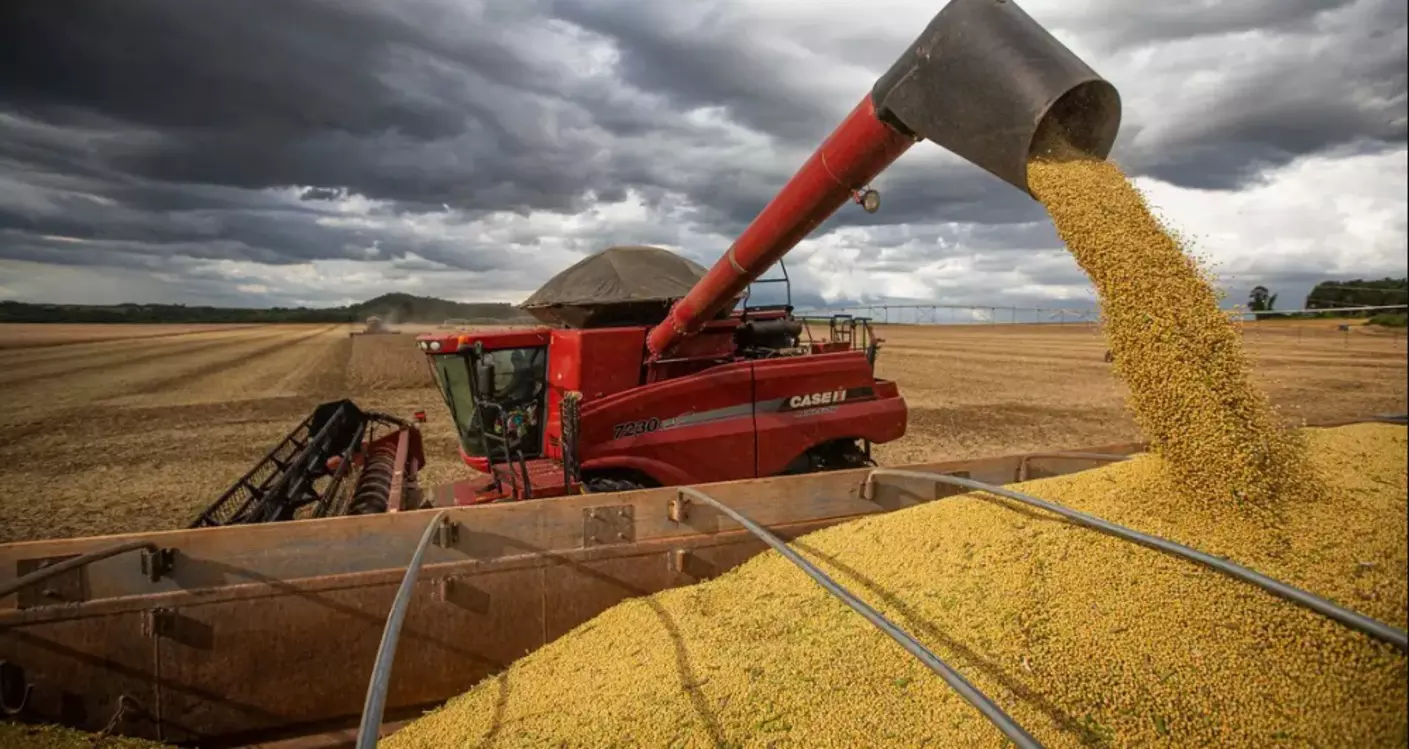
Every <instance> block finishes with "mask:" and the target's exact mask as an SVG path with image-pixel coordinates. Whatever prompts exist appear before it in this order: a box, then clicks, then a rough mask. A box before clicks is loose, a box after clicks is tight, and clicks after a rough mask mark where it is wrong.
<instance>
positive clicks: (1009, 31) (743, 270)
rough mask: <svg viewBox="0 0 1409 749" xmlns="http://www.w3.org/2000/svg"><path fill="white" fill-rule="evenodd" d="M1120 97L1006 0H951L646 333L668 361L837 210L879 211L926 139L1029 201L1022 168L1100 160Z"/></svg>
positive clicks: (1110, 140)
mask: <svg viewBox="0 0 1409 749" xmlns="http://www.w3.org/2000/svg"><path fill="white" fill-rule="evenodd" d="M1119 129H1120V96H1119V95H1118V94H1117V93H1116V90H1115V87H1114V86H1112V85H1111V84H1109V83H1107V82H1106V81H1105V80H1103V79H1102V78H1101V77H1100V76H1099V75H1096V73H1095V71H1093V70H1092V69H1091V68H1089V67H1087V65H1086V63H1084V62H1082V61H1081V59H1080V58H1078V57H1077V56H1076V55H1074V54H1072V52H1071V50H1068V49H1067V48H1066V47H1065V46H1064V45H1063V44H1062V43H1061V42H1059V41H1057V40H1056V39H1055V38H1054V37H1053V36H1052V35H1051V34H1049V33H1047V30H1046V29H1044V28H1042V27H1041V26H1039V25H1038V24H1037V22H1036V21H1034V20H1032V17H1030V16H1029V15H1028V14H1027V13H1025V12H1023V10H1022V9H1021V8H1019V7H1018V6H1017V4H1016V3H1014V2H1013V0H951V2H950V3H949V4H948V5H946V6H944V9H943V10H941V11H940V12H939V14H938V15H936V16H935V17H934V20H933V21H931V22H930V25H929V26H928V27H926V28H925V30H924V33H922V34H920V37H919V38H918V39H916V40H915V42H914V43H913V44H911V45H910V48H909V49H907V50H906V51H905V53H904V54H903V55H901V56H900V59H899V60H897V61H896V62H895V64H894V65H892V66H891V67H890V70H887V71H886V73H885V75H882V76H881V77H880V80H878V81H876V85H875V86H874V87H872V89H871V92H870V94H869V95H866V96H863V97H862V99H861V101H860V102H859V103H858V104H857V105H856V107H855V108H853V109H852V110H851V113H850V114H848V115H847V117H846V119H845V120H842V122H841V124H840V125H838V126H837V128H836V130H833V131H832V134H831V135H829V136H828V137H827V139H826V140H825V141H823V142H822V145H821V146H818V148H817V150H816V151H814V152H813V154H812V156H811V157H810V158H808V160H807V162H806V163H804V164H803V165H802V168H801V169H799V170H798V172H797V174H794V175H793V177H792V179H790V180H788V183H787V184H786V185H784V186H783V189H782V190H780V191H778V194H777V195H776V196H775V197H774V198H773V200H772V201H770V202H769V203H768V205H766V206H764V207H763V210H762V212H760V213H759V214H758V216H757V217H756V218H754V220H753V222H752V223H750V224H749V225H748V227H747V228H745V229H744V231H743V233H741V234H740V235H739V237H738V239H736V240H734V244H733V245H732V246H731V247H730V248H729V250H728V251H727V252H725V253H724V257H722V258H720V259H719V261H718V262H716V263H715V264H714V267H712V268H710V269H709V272H708V273H707V274H706V275H705V277H704V278H702V279H700V280H699V282H698V283H696V284H695V286H694V288H692V289H690V293H689V294H687V295H686V296H685V297H684V298H682V299H680V300H679V301H677V302H676V303H675V305H674V306H672V307H671V309H670V313H669V314H668V315H666V318H665V320H663V321H662V322H661V323H660V324H658V325H656V327H654V328H652V329H651V331H650V332H649V333H648V334H647V335H646V349H647V351H648V356H647V361H648V362H651V363H654V362H658V361H660V360H661V359H662V358H664V357H666V356H668V355H670V353H671V352H672V351H674V350H675V348H676V347H677V346H678V345H679V344H680V342H681V341H683V340H684V339H686V338H688V337H690V336H692V335H694V334H696V333H698V332H699V330H700V328H702V327H703V326H704V324H705V322H706V321H708V320H711V319H713V318H714V316H715V315H717V314H718V313H719V312H720V311H721V310H723V309H724V308H725V306H726V305H728V304H729V303H730V302H729V300H731V299H736V298H737V297H738V296H739V294H741V293H743V290H744V289H745V288H746V287H747V286H748V285H749V284H750V283H753V281H754V279H756V278H758V277H759V276H760V275H762V274H763V273H764V272H765V271H767V270H768V268H769V267H770V266H772V265H773V264H774V263H776V262H777V261H778V260H779V259H780V258H781V257H783V255H785V254H787V252H788V250H791V249H792V248H793V247H794V246H795V245H796V244H797V243H798V242H799V241H801V240H802V238H803V237H805V236H807V235H808V234H809V233H811V232H812V230H813V229H815V228H817V226H818V225H819V224H821V223H822V222H823V221H825V220H826V219H827V217H829V216H831V215H832V214H833V213H834V212H836V210H837V209H838V208H840V207H841V206H842V205H843V204H844V203H846V202H847V201H848V200H853V201H855V202H857V203H859V204H861V206H862V208H863V209H865V210H866V211H868V212H875V211H877V210H879V209H880V196H879V194H878V193H876V192H875V191H874V190H871V189H869V187H868V186H867V185H868V183H869V182H870V181H871V179H872V178H874V177H875V176H876V175H878V174H880V173H881V172H882V171H884V170H885V168H886V167H888V166H890V164H891V162H893V161H895V160H896V159H897V158H900V156H901V154H903V153H905V151H906V150H907V149H909V148H910V146H912V145H914V143H916V142H917V141H920V140H930V141H933V142H934V143H935V144H937V145H940V146H943V147H944V148H947V149H949V150H950V151H953V152H954V153H956V154H958V155H960V156H963V157H964V158H965V159H968V160H969V161H972V162H973V163H975V164H977V165H978V166H980V167H982V168H983V169H985V170H986V171H988V172H989V173H991V174H993V175H996V176H997V177H998V178H999V179H1002V180H1003V181H1005V182H1007V183H1008V184H1010V185H1012V186H1013V187H1016V188H1018V189H1019V190H1022V191H1023V192H1025V193H1027V194H1028V195H1029V196H1031V195H1032V191H1031V190H1030V189H1028V185H1027V162H1028V159H1029V158H1030V157H1031V156H1033V155H1034V154H1035V153H1040V152H1042V151H1043V150H1045V149H1046V148H1047V146H1048V144H1049V143H1055V142H1056V140H1055V139H1056V137H1057V136H1060V137H1061V139H1062V140H1064V141H1065V142H1066V143H1067V144H1069V145H1070V146H1074V147H1076V148H1077V149H1080V150H1081V151H1084V152H1085V153H1087V154H1089V155H1091V156H1095V157H1097V158H1102V159H1104V158H1106V156H1108V155H1109V154H1110V151H1111V146H1112V145H1113V144H1114V143H1115V136H1116V131H1117V130H1119Z"/></svg>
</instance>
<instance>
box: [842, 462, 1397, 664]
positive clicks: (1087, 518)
mask: <svg viewBox="0 0 1409 749" xmlns="http://www.w3.org/2000/svg"><path fill="white" fill-rule="evenodd" d="M876 476H896V477H900V478H912V479H925V480H929V481H936V482H939V483H941V484H952V485H954V486H961V487H964V488H967V489H975V490H977V491H981V492H987V493H989V494H994V495H997V496H999V497H1006V498H1008V499H1012V500H1016V501H1018V502H1022V503H1023V504H1026V505H1030V506H1032V507H1036V508H1038V509H1042V510H1046V511H1048V512H1051V513H1054V514H1056V515H1060V516H1062V517H1064V518H1066V519H1068V520H1071V521H1072V522H1074V523H1076V524H1078V525H1083V526H1086V527H1087V528H1091V529H1093V530H1097V531H1100V532H1102V533H1105V534H1107V535H1111V536H1115V537H1116V538H1119V539H1122V540H1125V541H1130V542H1132V543H1137V544H1140V545H1141V546H1146V547H1149V548H1151V549H1154V550H1155V551H1161V552H1164V553H1166V554H1172V555H1174V556H1177V557H1182V558H1184V559H1187V560H1189V561H1192V562H1198V563H1199V564H1203V565H1206V566H1208V567H1211V568H1213V569H1215V570H1217V571H1219V572H1222V573H1224V574H1227V575H1230V576H1232V577H1235V578H1237V579H1239V580H1242V581H1243V582H1247V583H1251V584H1253V585H1256V586H1257V587H1259V588H1262V589H1263V590H1265V591H1267V592H1269V593H1272V594H1273V595H1276V596H1280V597H1282V598H1285V599H1286V600H1288V601H1291V602H1292V603H1295V604H1297V605H1298V606H1302V607H1305V608H1307V609H1310V610H1312V611H1315V612H1316V613H1318V614H1321V615H1322V616H1325V617H1327V618H1329V619H1332V620H1335V621H1337V622H1339V623H1341V624H1343V625H1345V626H1346V627H1349V628H1351V629H1353V630H1356V631H1357V632H1361V633H1363V634H1366V635H1369V636H1370V637H1373V638H1374V639H1376V640H1379V641H1381V642H1385V643H1389V644H1390V645H1393V646H1394V647H1396V648H1399V649H1400V650H1409V636H1406V634H1405V633H1404V632H1403V631H1401V630H1399V629H1395V628H1394V627H1391V626H1390V625H1388V624H1385V623H1384V622H1380V621H1377V620H1375V619H1371V618H1370V617H1368V616H1365V615H1363V614H1358V613H1356V612H1354V611H1351V610H1350V609H1347V608H1343V607H1341V606H1338V605H1336V604H1334V603H1332V602H1330V601H1328V600H1326V599H1324V598H1322V597H1320V596H1318V595H1315V594H1314V593H1309V592H1307V591H1304V590H1302V589H1300V588H1297V587H1294V586H1292V585H1288V584H1287V583H1284V582H1282V581H1280V580H1276V579H1273V578H1271V577H1268V576H1266V575H1264V574H1262V573H1260V572H1257V571H1256V570H1252V569H1249V568H1247V567H1244V566H1242V565H1240V564H1238V563H1236V562H1233V561H1230V560H1227V559H1224V558H1222V557H1216V556H1213V555H1212V554H1207V553H1204V552H1202V551H1199V550H1198V549H1193V548H1190V547H1188V546H1185V545H1183V544H1180V543H1177V542H1175V541H1170V540H1169V539H1167V538H1161V537H1159V536H1151V535H1149V534H1146V533H1141V532H1140V531H1137V530H1135V529H1133V528H1127V527H1125V526H1123V525H1117V524H1115V523H1112V522H1110V521H1108V520H1102V519H1101V518H1098V517H1096V516H1094V515H1088V514H1086V513H1084V512H1080V511H1077V510H1073V509H1071V508H1068V507H1063V506H1062V505H1059V504H1056V503H1054V502H1048V501H1047V500H1045V499H1038V498H1037V497H1034V496H1032V495H1030V494H1023V493H1022V492H1015V491H1013V490H1011V489H1005V488H1003V487H1001V486H994V485H992V484H985V483H983V482H981V481H974V480H973V479H965V478H960V477H958V476H949V475H946V474H942V473H930V472H928V471H907V470H904V469H897V468H877V469H875V470H873V471H871V472H870V473H869V474H867V475H866V480H865V482H864V484H863V489H862V495H863V496H874V494H873V493H872V492H874V489H873V488H872V483H873V482H874V480H875V477H876Z"/></svg>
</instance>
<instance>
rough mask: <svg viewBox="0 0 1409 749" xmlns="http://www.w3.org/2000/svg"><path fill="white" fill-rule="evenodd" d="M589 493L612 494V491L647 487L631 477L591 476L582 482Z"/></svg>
mask: <svg viewBox="0 0 1409 749" xmlns="http://www.w3.org/2000/svg"><path fill="white" fill-rule="evenodd" d="M582 483H583V485H585V486H586V487H587V492H588V493H589V494H610V493H612V492H632V491H636V490H637V489H645V488H646V485H645V484H643V483H641V482H638V481H632V480H630V479H617V478H591V479H587V480H586V481H584V482H582Z"/></svg>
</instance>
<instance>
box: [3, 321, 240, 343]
mask: <svg viewBox="0 0 1409 749" xmlns="http://www.w3.org/2000/svg"><path fill="white" fill-rule="evenodd" d="M0 327H3V328H4V330H5V333H4V335H0V349H17V348H43V347H45V346H64V345H70V344H75V343H92V342H95V341H117V340H130V339H133V338H165V337H168V336H180V335H191V334H196V333H204V332H210V331H214V330H233V329H235V328H249V327H254V326H253V325H249V324H229V325H184V324H182V325H145V324H143V325H138V324H130V325H129V324H123V323H115V324H111V325H97V324H94V325H55V324H50V323H43V324H41V323H7V324H5V325H3V326H0Z"/></svg>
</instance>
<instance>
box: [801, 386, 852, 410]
mask: <svg viewBox="0 0 1409 749" xmlns="http://www.w3.org/2000/svg"><path fill="white" fill-rule="evenodd" d="M844 400H846V390H828V391H825V392H821V393H807V394H806V395H794V396H793V397H791V398H789V399H788V408H811V407H813V406H830V405H832V404H833V403H841V402H842V401H844Z"/></svg>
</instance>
